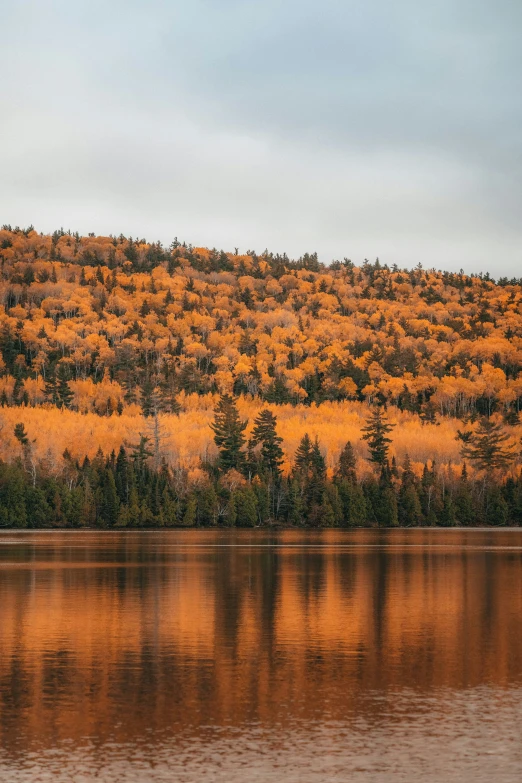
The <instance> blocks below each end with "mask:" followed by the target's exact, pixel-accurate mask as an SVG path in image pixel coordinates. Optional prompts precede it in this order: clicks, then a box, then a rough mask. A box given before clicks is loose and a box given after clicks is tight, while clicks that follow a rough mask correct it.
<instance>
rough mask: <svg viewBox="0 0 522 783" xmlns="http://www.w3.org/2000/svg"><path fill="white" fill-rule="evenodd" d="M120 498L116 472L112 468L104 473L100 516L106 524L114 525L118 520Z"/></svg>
mask: <svg viewBox="0 0 522 783" xmlns="http://www.w3.org/2000/svg"><path fill="white" fill-rule="evenodd" d="M118 509H119V499H118V493H117V491H116V482H115V481H114V474H113V472H112V470H111V469H110V468H108V469H107V470H105V471H104V472H103V475H102V486H101V502H100V518H101V520H102V522H103V524H104V525H107V526H109V527H113V526H115V525H116V524H117V522H118Z"/></svg>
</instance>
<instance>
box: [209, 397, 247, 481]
mask: <svg viewBox="0 0 522 783" xmlns="http://www.w3.org/2000/svg"><path fill="white" fill-rule="evenodd" d="M247 424H248V422H247V421H241V419H240V418H239V413H238V410H237V407H236V403H235V401H234V399H233V398H232V397H231V396H230V395H228V394H224V395H223V396H222V397H221V399H220V400H219V402H218V404H217V406H216V408H215V409H214V421H213V422H212V424H211V425H210V428H211V429H212V431H213V433H214V443H215V444H216V446H217V447H218V449H219V467H220V469H221V470H222V471H223V472H224V473H226V472H227V471H228V470H230V469H232V468H234V469H235V470H242V468H243V466H244V461H245V454H244V453H243V451H242V449H243V446H244V445H245V436H244V434H243V433H244V431H245V429H246V426H247Z"/></svg>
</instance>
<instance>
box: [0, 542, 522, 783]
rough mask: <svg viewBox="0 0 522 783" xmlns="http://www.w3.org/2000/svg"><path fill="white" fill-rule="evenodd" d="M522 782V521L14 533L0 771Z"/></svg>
mask: <svg viewBox="0 0 522 783" xmlns="http://www.w3.org/2000/svg"><path fill="white" fill-rule="evenodd" d="M521 779H522V531H520V532H519V531H508V530H502V531H480V530H476V531H473V530H470V531H466V532H463V531H456V530H449V531H437V530H425V531H423V530H409V531H393V532H378V531H354V532H340V531H324V532H317V533H313V532H306V533H298V532H293V531H292V532H290V531H285V532H281V533H279V534H268V533H260V532H252V533H251V532H237V531H230V532H222V531H219V532H203V531H181V532H180V531H172V532H121V533H99V532H68V533H63V532H30V533H27V532H24V533H12V532H5V531H4V532H3V533H2V534H1V535H0V780H1V781H17V783H18V781H20V783H24V781H31V783H33V781H51V780H52V781H53V782H54V781H57V782H58V783H61V781H67V782H68V783H69V781H74V782H75V783H79V782H80V781H91V780H97V781H118V782H120V781H133V782H135V781H140V782H141V781H167V780H168V781H180V783H183V782H184V781H187V783H188V782H190V783H193V782H194V783H195V781H198V783H200V782H201V781H207V780H208V781H218V783H219V782H220V781H223V782H224V781H227V783H236V781H237V782H239V781H241V783H245V782H248V783H250V781H253V782H254V783H256V782H257V781H263V782H264V781H267V782H268V783H272V782H273V783H279V781H285V782H286V781H292V782H293V781H296V782H297V781H299V783H308V781H314V783H315V781H317V782H318V783H319V781H321V783H324V782H326V781H338V780H339V781H350V783H352V782H353V781H355V783H357V782H358V781H383V783H384V781H386V782H388V781H391V783H395V781H415V782H416V783H417V781H420V780H422V781H423V782H425V781H428V782H431V781H437V783H440V782H441V781H473V783H478V781H493V780H494V781H496V782H497V783H498V781H517V783H518V782H519V781H520V780H521Z"/></svg>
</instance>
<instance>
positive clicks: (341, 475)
mask: <svg viewBox="0 0 522 783" xmlns="http://www.w3.org/2000/svg"><path fill="white" fill-rule="evenodd" d="M355 468H356V460H355V454H354V450H353V446H352V444H351V443H350V441H348V442H347V443H346V445H345V446H344V448H343V450H342V451H341V453H340V455H339V463H338V465H337V469H336V471H335V475H334V478H335V480H336V481H338V482H342V481H346V482H348V483H350V484H355V483H356V482H357V473H356V469H355Z"/></svg>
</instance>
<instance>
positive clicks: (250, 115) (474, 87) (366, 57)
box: [0, 0, 522, 277]
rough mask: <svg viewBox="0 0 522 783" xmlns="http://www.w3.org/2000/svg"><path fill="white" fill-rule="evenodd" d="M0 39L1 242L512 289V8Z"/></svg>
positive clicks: (521, 160) (520, 154) (197, 7)
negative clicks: (94, 237)
mask: <svg viewBox="0 0 522 783" xmlns="http://www.w3.org/2000/svg"><path fill="white" fill-rule="evenodd" d="M0 19H1V28H2V35H1V42H2V43H1V46H0V77H1V78H0V224H1V223H11V224H13V225H15V224H18V225H21V226H26V225H29V224H30V223H33V224H34V225H35V227H36V228H37V229H38V230H39V231H46V232H47V231H52V230H54V229H55V228H58V227H60V226H63V227H64V228H66V229H67V228H71V229H72V230H78V231H80V232H81V233H87V232H88V231H94V232H96V233H103V234H108V233H115V234H119V233H120V232H123V233H124V234H126V235H129V234H130V235H132V236H134V237H136V236H139V237H146V238H147V239H149V240H156V239H160V240H162V241H163V242H164V243H166V244H168V243H170V241H171V240H172V238H173V237H174V236H178V237H179V238H180V239H182V240H183V239H184V240H186V241H187V242H191V243H192V244H194V245H207V246H211V247H212V246H216V247H218V248H221V247H223V248H225V249H228V250H233V248H234V247H239V249H240V252H241V251H243V252H244V251H246V250H247V249H249V248H251V249H255V250H257V251H258V252H261V251H262V250H264V248H265V247H268V248H269V249H270V250H273V251H279V252H283V251H286V252H287V253H288V254H289V255H290V256H292V257H297V256H299V255H300V254H302V253H304V252H306V251H308V252H312V251H314V250H317V252H318V253H319V257H320V259H321V260H323V261H325V262H329V261H331V260H332V259H336V258H339V259H342V258H343V257H344V256H347V257H349V258H351V259H353V260H354V261H355V262H360V261H361V260H363V259H364V258H365V257H366V258H369V259H371V260H373V259H374V258H375V257H376V256H378V257H379V258H380V259H381V261H383V262H384V261H385V262H388V263H390V264H391V263H394V262H397V263H398V264H399V265H401V266H402V265H404V266H411V265H414V264H417V263H418V262H419V261H421V262H422V263H423V264H424V265H425V266H436V267H437V268H446V269H459V268H460V267H463V268H464V269H465V270H466V271H474V270H475V271H479V270H484V271H485V270H490V271H491V272H492V274H493V275H494V276H495V277H497V276H499V275H502V274H505V275H510V276H511V275H517V277H518V276H522V219H521V218H522V92H521V85H522V46H521V43H520V42H521V37H522V2H521V0H434V1H433V2H422V0H420V1H419V0H393V2H391V0H320V1H316V0H279V2H277V1H276V0H183V2H182V1H181V0H147V1H146V2H145V0H143V1H141V2H137V1H136V0H121V1H120V0H104V1H103V2H100V0H0Z"/></svg>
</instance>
